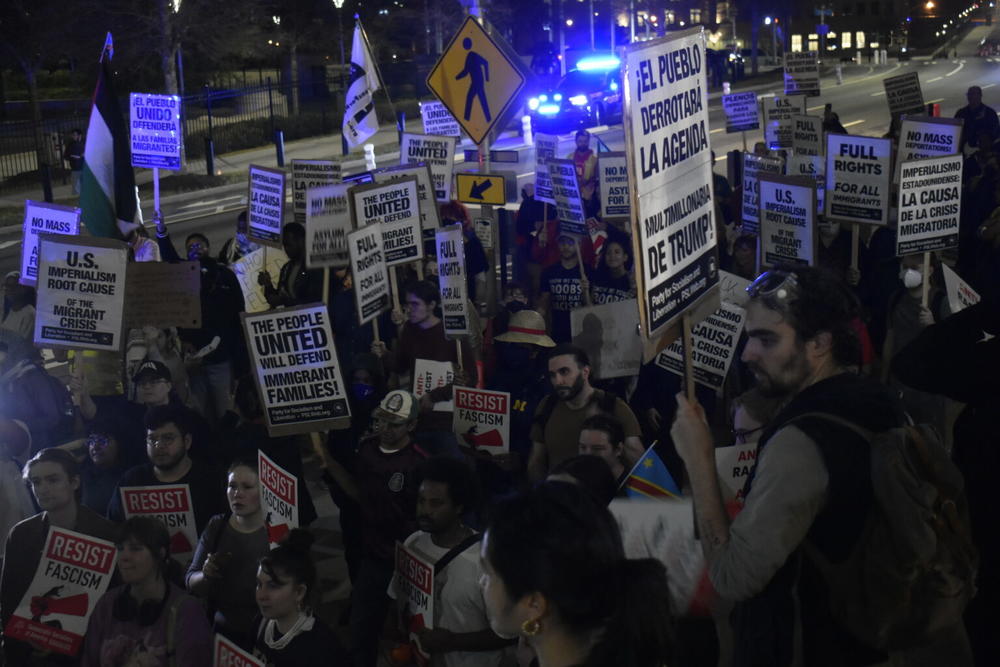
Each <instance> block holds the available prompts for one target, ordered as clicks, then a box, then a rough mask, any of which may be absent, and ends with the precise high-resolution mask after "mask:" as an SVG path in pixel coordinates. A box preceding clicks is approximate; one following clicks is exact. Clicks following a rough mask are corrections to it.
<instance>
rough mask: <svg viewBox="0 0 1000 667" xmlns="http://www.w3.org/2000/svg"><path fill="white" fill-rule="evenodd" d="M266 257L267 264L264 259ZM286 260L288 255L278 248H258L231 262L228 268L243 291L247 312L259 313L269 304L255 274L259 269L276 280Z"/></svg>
mask: <svg viewBox="0 0 1000 667" xmlns="http://www.w3.org/2000/svg"><path fill="white" fill-rule="evenodd" d="M265 259H267V264H266V265H265V264H264V260H265ZM286 262H288V255H286V254H285V251H284V250H282V249H280V248H271V249H269V250H266V251H265V249H264V248H258V249H257V250H254V251H253V252H251V253H249V254H247V255H243V257H240V258H239V259H238V260H236V261H235V262H233V263H232V264H231V265H230V267H229V268H231V269H232V270H233V273H235V274H236V280H237V281H238V282H239V283H240V290H242V292H243V301H244V302H245V303H246V306H247V309H246V312H248V313H259V312H260V311H262V310H267V309H268V308H270V306H269V305H268V303H267V299H265V298H264V288H263V287H261V286H260V283H258V282H257V275H258V274H259V273H260V272H261V271H267V272H268V273H269V274H271V278H272V280H274V282H277V281H278V276H280V275H281V267H282V266H284V265H285V263H286Z"/></svg>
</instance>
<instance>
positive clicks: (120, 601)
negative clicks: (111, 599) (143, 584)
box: [111, 582, 170, 627]
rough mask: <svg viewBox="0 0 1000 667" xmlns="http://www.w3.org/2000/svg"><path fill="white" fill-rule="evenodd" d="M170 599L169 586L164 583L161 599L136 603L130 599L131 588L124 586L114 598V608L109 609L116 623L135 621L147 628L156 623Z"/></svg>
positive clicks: (132, 598)
mask: <svg viewBox="0 0 1000 667" xmlns="http://www.w3.org/2000/svg"><path fill="white" fill-rule="evenodd" d="M169 597H170V584H169V583H168V582H164V588H163V599H161V600H143V601H142V602H136V600H135V598H134V597H132V587H131V586H129V585H126V586H125V587H123V588H122V590H121V592H120V593H118V596H117V597H116V598H115V603H114V606H112V608H111V615H112V616H114V618H115V620H116V621H122V622H123V623H127V622H129V621H136V622H137V623H138V624H139V625H140V626H142V627H147V626H150V625H153V624H154V623H156V621H157V619H159V618H160V614H161V613H162V612H163V608H164V607H165V606H166V605H167V598H169Z"/></svg>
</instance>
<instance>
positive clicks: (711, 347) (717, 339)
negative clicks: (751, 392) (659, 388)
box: [656, 301, 746, 391]
mask: <svg viewBox="0 0 1000 667" xmlns="http://www.w3.org/2000/svg"><path fill="white" fill-rule="evenodd" d="M745 318H746V311H745V310H743V309H742V308H740V307H739V306H736V305H733V304H731V303H728V302H725V301H723V302H721V303H720V304H719V309H718V310H717V311H715V312H714V313H712V314H711V315H709V316H708V317H706V318H705V319H704V320H702V321H701V322H699V323H698V324H696V325H695V326H694V327H692V328H691V346H692V348H693V349H692V350H691V365H692V370H693V375H694V381H695V382H697V383H698V384H701V385H704V386H706V387H709V388H711V389H715V390H717V391H718V390H720V389H722V385H723V384H724V383H725V381H726V374H727V373H729V367H730V366H731V365H732V363H733V359H734V358H735V357H736V346H737V345H738V344H739V342H740V333H742V331H743V321H744V319H745ZM656 365H657V366H659V367H660V368H663V369H665V370H668V371H670V372H671V373H676V374H677V375H680V376H681V377H683V376H684V350H683V347H682V344H681V340H680V339H679V338H678V339H677V340H675V341H674V342H673V343H671V344H670V345H668V346H667V347H666V349H664V350H663V352H660V354H658V355H657V357H656Z"/></svg>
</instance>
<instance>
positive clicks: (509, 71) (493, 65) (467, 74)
mask: <svg viewBox="0 0 1000 667" xmlns="http://www.w3.org/2000/svg"><path fill="white" fill-rule="evenodd" d="M526 81H527V77H526V76H525V75H524V73H523V72H522V71H521V68H520V63H518V61H517V57H516V56H514V55H513V51H512V50H511V49H510V47H509V46H507V44H506V43H505V42H504V41H503V39H502V38H501V37H499V36H491V35H490V34H489V33H488V32H487V31H486V30H485V29H484V28H483V26H482V24H480V23H479V21H477V20H476V18H475V17H473V16H469V17H468V18H466V19H465V23H463V24H462V27H461V28H460V29H459V30H458V32H457V33H455V36H454V37H452V39H451V42H449V44H448V47H447V48H446V49H445V50H444V53H442V54H441V58H440V59H438V61H437V64H435V65H434V69H432V70H431V73H430V74H429V75H428V77H427V87H428V88H430V89H431V92H433V93H434V94H435V95H436V96H437V98H438V99H439V100H441V102H442V103H443V104H444V105H445V106H446V107H448V110H449V111H451V113H452V115H453V116H455V118H456V120H458V123H459V125H461V126H462V129H463V130H465V132H466V134H468V135H469V137H471V138H472V140H473V141H474V142H476V143H477V144H481V143H483V141H485V140H486V137H487V135H488V134H489V133H490V131H491V130H493V128H494V127H496V126H497V125H498V124H499V123H501V122H502V121H503V120H504V119H505V118H506V117H507V114H508V112H510V111H511V110H512V109H514V108H515V107H516V102H517V99H518V97H519V96H520V94H521V91H522V90H523V89H524V85H525V83H526Z"/></svg>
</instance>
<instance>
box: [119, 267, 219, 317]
mask: <svg viewBox="0 0 1000 667" xmlns="http://www.w3.org/2000/svg"><path fill="white" fill-rule="evenodd" d="M125 276H126V279H125V327H126V328H129V329H138V328H141V327H145V326H149V327H156V328H158V329H166V328H168V327H184V328H186V329H199V328H201V264H200V263H199V262H177V263H173V264H171V263H169V262H129V264H128V267H127V268H126V270H125Z"/></svg>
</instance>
